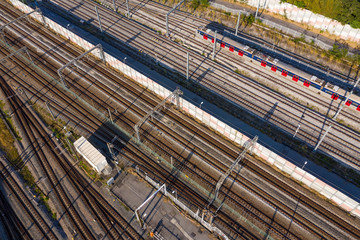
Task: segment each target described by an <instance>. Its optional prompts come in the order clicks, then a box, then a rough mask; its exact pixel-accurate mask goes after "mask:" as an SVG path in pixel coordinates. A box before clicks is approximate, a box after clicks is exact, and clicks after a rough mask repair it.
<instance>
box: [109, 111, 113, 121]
mask: <svg viewBox="0 0 360 240" xmlns="http://www.w3.org/2000/svg"><path fill="white" fill-rule="evenodd" d="M108 112H109V117H110V121H111V122H113V120H112V117H111V112H110V108H108Z"/></svg>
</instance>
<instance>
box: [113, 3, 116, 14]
mask: <svg viewBox="0 0 360 240" xmlns="http://www.w3.org/2000/svg"><path fill="white" fill-rule="evenodd" d="M113 6H114V11H115V12H116V5H115V0H113Z"/></svg>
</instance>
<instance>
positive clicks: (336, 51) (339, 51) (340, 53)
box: [328, 44, 360, 59]
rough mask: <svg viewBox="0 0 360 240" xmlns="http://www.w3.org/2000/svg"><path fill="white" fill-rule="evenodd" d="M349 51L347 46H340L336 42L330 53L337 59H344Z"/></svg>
mask: <svg viewBox="0 0 360 240" xmlns="http://www.w3.org/2000/svg"><path fill="white" fill-rule="evenodd" d="M347 53H348V49H347V48H346V47H340V46H339V45H338V44H334V45H333V47H332V49H329V51H328V54H329V55H330V56H332V57H333V58H335V59H342V58H344V57H346V55H347ZM358 57H359V55H358ZM359 58H360V57H359Z"/></svg>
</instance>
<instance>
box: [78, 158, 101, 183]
mask: <svg viewBox="0 0 360 240" xmlns="http://www.w3.org/2000/svg"><path fill="white" fill-rule="evenodd" d="M79 166H80V167H81V168H82V169H84V171H85V172H86V174H87V175H88V176H89V177H91V178H92V179H96V178H97V174H96V172H95V170H94V169H92V167H90V166H89V165H88V164H87V163H86V162H84V161H79Z"/></svg>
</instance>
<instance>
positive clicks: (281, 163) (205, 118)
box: [11, 0, 360, 217]
mask: <svg viewBox="0 0 360 240" xmlns="http://www.w3.org/2000/svg"><path fill="white" fill-rule="evenodd" d="M11 2H13V4H14V6H16V7H17V8H19V9H20V10H21V11H23V12H24V13H28V12H31V11H32V10H33V9H32V8H30V7H28V6H27V5H24V4H22V3H21V2H19V1H17V0H11ZM32 16H33V17H34V18H36V19H37V20H38V21H40V22H42V18H41V16H40V15H39V14H37V13H36V14H33V15H32ZM45 22H46V24H47V25H48V26H49V27H50V28H51V29H52V30H54V31H56V32H58V33H59V34H61V35H63V36H64V37H66V38H69V39H71V40H72V41H73V42H74V43H76V44H78V45H79V46H80V47H82V48H84V49H85V51H87V50H89V49H91V48H93V47H94V45H93V44H91V43H89V42H87V41H86V40H84V39H82V38H80V37H79V36H77V35H75V34H74V33H72V32H70V31H68V30H67V29H66V28H64V27H62V26H60V25H58V24H57V23H55V22H53V21H52V20H50V19H48V18H45ZM94 55H96V56H98V57H99V58H100V54H99V52H98V51H95V52H94ZM105 59H106V62H107V63H108V64H109V65H111V66H112V67H114V68H116V69H118V70H119V71H121V72H123V73H124V74H126V75H128V76H129V77H131V78H132V79H134V80H135V81H136V82H138V83H140V84H141V85H143V86H144V87H146V88H147V89H149V90H150V91H152V92H154V93H156V94H157V95H159V96H161V97H163V98H166V97H167V96H168V95H170V93H171V91H169V90H168V89H166V88H164V87H162V86H161V85H159V84H157V83H156V82H154V81H153V80H151V79H150V78H148V77H146V76H145V75H143V74H142V73H139V72H137V71H136V70H134V69H133V68H131V67H130V66H128V65H126V64H124V63H123V62H122V61H119V60H118V59H116V58H114V57H113V56H111V55H110V54H108V53H105ZM173 101H175V100H173ZM180 108H181V110H183V111H184V112H186V113H188V114H189V115H191V116H193V117H194V118H196V119H198V120H199V121H201V122H203V123H204V124H206V125H207V126H210V127H211V128H213V129H214V130H216V131H217V132H219V133H220V134H222V135H224V136H226V137H228V138H229V139H231V140H233V141H234V142H236V143H238V144H241V145H244V144H245V143H246V142H247V141H248V140H249V137H247V136H246V135H244V134H242V133H241V132H239V131H237V130H236V129H234V128H232V127H230V126H229V125H227V124H226V123H224V122H222V121H220V120H219V119H217V118H215V117H214V116H211V115H210V114H209V113H207V112H205V111H203V110H202V109H200V108H199V107H197V106H195V105H193V104H192V103H190V102H188V101H186V100H185V99H181V100H180ZM254 153H255V154H256V155H258V156H260V157H261V158H263V159H264V160H266V161H267V162H268V163H269V164H270V165H274V166H276V167H277V168H279V169H280V170H282V171H284V172H286V173H288V174H289V175H291V176H292V177H293V178H295V179H297V180H299V181H301V182H303V183H304V184H305V185H307V186H308V187H310V188H312V189H314V190H316V191H318V192H319V193H320V194H322V195H323V196H325V197H327V198H329V199H331V200H332V201H333V202H334V203H336V204H337V205H338V206H340V207H341V208H343V209H344V210H346V211H348V212H350V213H351V214H353V215H355V216H357V217H360V204H359V203H358V202H356V201H354V200H353V199H351V198H349V197H348V196H346V195H344V194H343V193H341V192H340V191H338V190H336V189H334V188H333V187H331V186H329V185H327V184H326V183H324V182H323V181H321V180H319V179H317V178H316V177H315V176H313V175H311V174H309V173H307V172H305V171H304V170H302V169H301V168H299V167H297V166H295V165H294V164H292V163H291V162H289V161H287V160H286V159H284V158H283V157H281V156H279V155H277V154H276V153H274V152H272V151H271V150H270V149H268V148H266V147H264V146H262V145H260V144H259V143H257V144H256V145H255V148H254Z"/></svg>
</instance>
